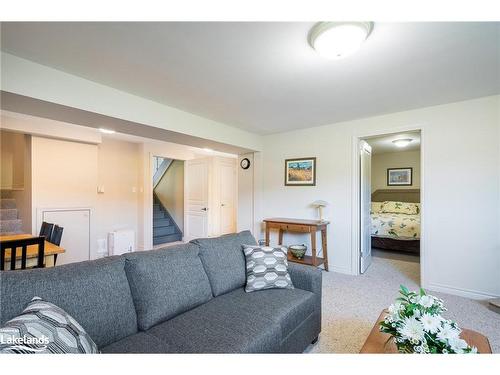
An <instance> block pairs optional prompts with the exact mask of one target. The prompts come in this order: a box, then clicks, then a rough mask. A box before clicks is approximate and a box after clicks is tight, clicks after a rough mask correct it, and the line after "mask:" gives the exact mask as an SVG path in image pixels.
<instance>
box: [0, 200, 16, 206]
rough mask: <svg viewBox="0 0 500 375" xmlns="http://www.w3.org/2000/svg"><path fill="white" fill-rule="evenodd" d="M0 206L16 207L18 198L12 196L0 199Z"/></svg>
mask: <svg viewBox="0 0 500 375" xmlns="http://www.w3.org/2000/svg"><path fill="white" fill-rule="evenodd" d="M0 208H16V200H15V199H11V198H2V199H0Z"/></svg>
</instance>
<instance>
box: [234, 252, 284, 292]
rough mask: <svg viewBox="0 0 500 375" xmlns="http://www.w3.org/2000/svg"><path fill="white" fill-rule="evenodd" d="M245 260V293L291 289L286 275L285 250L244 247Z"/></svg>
mask: <svg viewBox="0 0 500 375" xmlns="http://www.w3.org/2000/svg"><path fill="white" fill-rule="evenodd" d="M243 252H244V253H245V258H246V273H247V285H246V286H245V291H246V292H254V291H256V290H264V289H279V288H282V289H293V284H292V279H291V278H290V275H289V274H288V260H287V248H286V247H284V246H281V247H271V246H248V245H244V248H243Z"/></svg>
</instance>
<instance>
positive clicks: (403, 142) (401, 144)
mask: <svg viewBox="0 0 500 375" xmlns="http://www.w3.org/2000/svg"><path fill="white" fill-rule="evenodd" d="M411 141H413V139H411V138H401V139H395V140H394V141H392V143H394V145H395V146H396V147H400V148H403V147H406V146H408V145H409V144H410V142H411Z"/></svg>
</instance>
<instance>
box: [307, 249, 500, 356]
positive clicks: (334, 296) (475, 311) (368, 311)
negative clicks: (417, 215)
mask: <svg viewBox="0 0 500 375" xmlns="http://www.w3.org/2000/svg"><path fill="white" fill-rule="evenodd" d="M419 272H420V271H419V264H418V263H416V262H415V261H407V260H401V259H387V258H382V257H373V263H372V265H371V266H370V268H369V269H368V271H367V273H365V274H364V275H361V276H348V275H343V274H339V273H334V272H323V322H322V332H321V335H320V340H319V342H318V343H317V344H316V345H313V346H310V347H309V348H308V350H307V352H309V353H358V352H359V350H360V349H361V346H362V345H363V343H364V342H365V339H366V337H367V336H368V334H369V332H370V330H371V329H372V327H373V325H374V323H375V320H376V319H377V317H378V316H379V314H380V312H381V311H382V310H383V309H384V308H387V307H388V306H389V305H390V304H391V303H392V302H393V301H394V299H395V298H396V297H397V293H398V289H399V285H400V284H403V285H406V286H407V287H408V288H410V289H417V288H418V284H419V278H420V277H419ZM430 294H433V295H435V296H437V297H439V298H442V299H443V300H444V302H445V306H446V307H447V308H448V311H447V312H446V313H445V316H446V317H448V318H450V319H453V320H455V321H456V322H457V323H458V325H459V326H460V327H464V328H470V329H473V330H476V331H478V332H481V333H482V334H484V335H486V336H487V337H488V338H489V340H490V344H491V347H492V349H493V352H494V353H500V314H498V313H497V312H494V311H492V310H490V309H489V308H488V303H487V302H486V301H475V300H470V299H467V298H462V297H456V296H452V295H448V294H442V293H434V292H430Z"/></svg>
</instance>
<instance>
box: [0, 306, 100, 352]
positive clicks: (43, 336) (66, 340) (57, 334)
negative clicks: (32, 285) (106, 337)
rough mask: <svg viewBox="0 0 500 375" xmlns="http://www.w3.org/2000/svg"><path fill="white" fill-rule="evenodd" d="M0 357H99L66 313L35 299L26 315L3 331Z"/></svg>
mask: <svg viewBox="0 0 500 375" xmlns="http://www.w3.org/2000/svg"><path fill="white" fill-rule="evenodd" d="M0 353H2V354H35V353H37V354H51V353H60V354H62V353H73V354H87V353H88V354H94V353H99V351H98V349H97V345H96V344H95V343H94V341H93V340H92V338H91V337H90V336H89V335H88V334H87V332H85V330H84V329H83V327H82V326H81V325H80V324H78V322H77V321H76V320H75V319H74V318H73V317H72V316H71V315H69V314H68V313H66V312H65V311H64V310H63V309H61V308H59V307H57V306H56V305H54V304H52V303H50V302H46V301H44V300H43V299H41V298H40V297H34V298H33V299H32V300H31V302H30V303H29V304H28V306H27V307H26V308H25V309H24V310H23V312H22V313H21V314H20V315H19V316H16V317H15V318H13V319H11V320H9V321H8V322H7V323H5V326H4V327H2V328H0Z"/></svg>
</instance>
